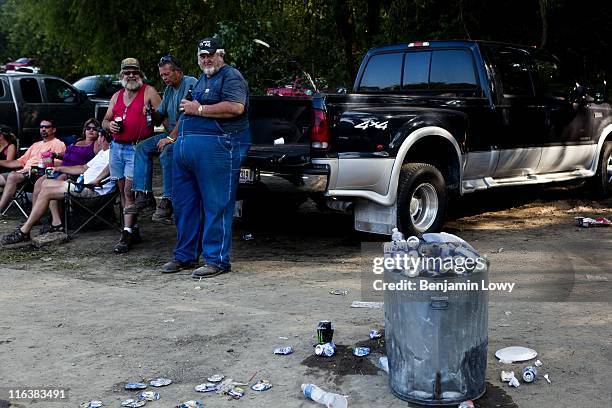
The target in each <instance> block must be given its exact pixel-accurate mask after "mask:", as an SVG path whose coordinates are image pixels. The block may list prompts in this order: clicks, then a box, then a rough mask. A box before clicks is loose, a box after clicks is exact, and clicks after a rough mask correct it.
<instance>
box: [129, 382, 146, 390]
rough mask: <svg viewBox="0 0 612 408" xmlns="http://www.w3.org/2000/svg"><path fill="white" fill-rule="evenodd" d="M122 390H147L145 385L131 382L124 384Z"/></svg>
mask: <svg viewBox="0 0 612 408" xmlns="http://www.w3.org/2000/svg"><path fill="white" fill-rule="evenodd" d="M124 388H125V389H126V390H128V391H130V390H144V389H145V388H147V384H145V383H139V382H131V383H127V384H125V387H124Z"/></svg>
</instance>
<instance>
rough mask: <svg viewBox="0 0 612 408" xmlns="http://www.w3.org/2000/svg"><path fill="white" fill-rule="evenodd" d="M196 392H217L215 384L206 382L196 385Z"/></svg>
mask: <svg viewBox="0 0 612 408" xmlns="http://www.w3.org/2000/svg"><path fill="white" fill-rule="evenodd" d="M195 390H196V392H213V391H217V384H215V383H211V382H207V383H203V384H198V385H196V386H195Z"/></svg>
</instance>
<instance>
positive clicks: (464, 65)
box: [429, 50, 478, 90]
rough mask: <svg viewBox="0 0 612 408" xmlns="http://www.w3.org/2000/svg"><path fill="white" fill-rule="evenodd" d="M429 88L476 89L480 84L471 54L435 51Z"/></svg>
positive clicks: (432, 57)
mask: <svg viewBox="0 0 612 408" xmlns="http://www.w3.org/2000/svg"><path fill="white" fill-rule="evenodd" d="M429 87H430V89H440V90H466V89H476V88H477V87H478V83H477V81H476V74H475V73H474V61H473V60H472V56H471V55H470V53H469V52H467V51H464V50H442V51H434V52H433V55H432V56H431V72H430V75H429Z"/></svg>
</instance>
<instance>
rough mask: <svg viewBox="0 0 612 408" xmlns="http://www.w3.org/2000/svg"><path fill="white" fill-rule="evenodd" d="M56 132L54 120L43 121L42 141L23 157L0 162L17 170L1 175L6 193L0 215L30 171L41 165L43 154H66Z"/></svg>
mask: <svg viewBox="0 0 612 408" xmlns="http://www.w3.org/2000/svg"><path fill="white" fill-rule="evenodd" d="M55 131H56V128H55V123H54V122H53V120H51V119H43V120H41V121H40V137H41V138H42V140H41V141H39V142H36V143H34V144H33V145H32V146H30V148H29V149H28V150H26V152H25V153H24V154H23V156H21V157H19V158H17V159H15V160H0V166H1V167H4V168H9V169H15V171H12V172H10V173H2V174H0V186H4V191H2V197H1V198H0V213H3V212H4V210H5V208H6V207H7V206H8V205H9V203H10V202H11V199H12V198H13V195H14V194H15V192H16V191H17V187H18V186H19V185H20V184H21V183H23V182H24V181H26V180H27V179H28V178H29V175H30V169H31V168H32V167H37V166H38V165H39V164H41V162H42V157H41V155H42V154H43V153H46V152H53V153H57V154H63V153H64V151H65V150H66V145H64V142H62V141H61V140H59V139H57V138H56V137H55ZM33 181H35V180H33Z"/></svg>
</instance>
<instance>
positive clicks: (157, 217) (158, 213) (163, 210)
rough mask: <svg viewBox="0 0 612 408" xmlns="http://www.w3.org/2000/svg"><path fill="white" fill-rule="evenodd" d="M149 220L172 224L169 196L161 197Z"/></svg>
mask: <svg viewBox="0 0 612 408" xmlns="http://www.w3.org/2000/svg"><path fill="white" fill-rule="evenodd" d="M151 221H153V222H163V223H165V224H172V201H170V199H169V198H162V199H161V200H160V201H159V204H158V205H157V209H156V210H155V213H154V214H153V216H152V217H151Z"/></svg>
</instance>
